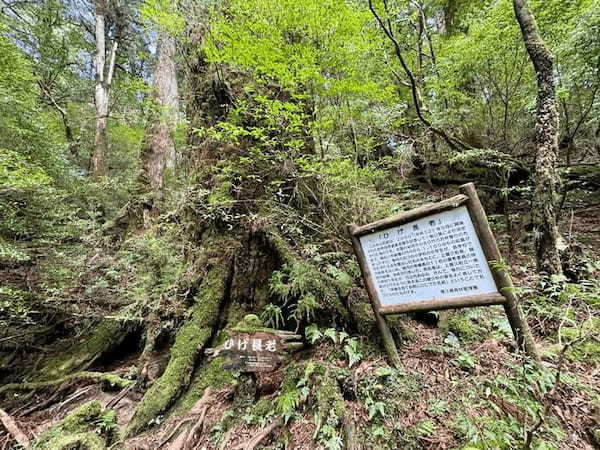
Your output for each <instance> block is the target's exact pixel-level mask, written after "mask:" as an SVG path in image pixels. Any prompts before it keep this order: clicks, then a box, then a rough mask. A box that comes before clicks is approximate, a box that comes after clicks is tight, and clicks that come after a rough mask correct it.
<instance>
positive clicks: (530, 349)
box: [460, 183, 539, 361]
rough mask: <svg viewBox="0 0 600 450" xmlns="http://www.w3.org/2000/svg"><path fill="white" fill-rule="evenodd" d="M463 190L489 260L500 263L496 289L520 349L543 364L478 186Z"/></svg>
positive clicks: (494, 272) (494, 269) (496, 269)
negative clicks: (500, 296)
mask: <svg viewBox="0 0 600 450" xmlns="http://www.w3.org/2000/svg"><path fill="white" fill-rule="evenodd" d="M460 191H461V192H462V193H463V194H465V195H466V196H467V197H469V200H468V201H467V207H468V210H469V214H470V216H471V220H472V221H473V225H474V227H475V231H476V232H477V235H478V236H479V240H480V242H481V247H482V248H483V251H484V253H485V256H486V258H487V260H488V261H490V262H496V263H497V264H490V269H491V271H492V275H493V276H494V280H495V281H496V286H498V290H499V291H500V293H501V294H502V295H503V296H504V297H505V298H506V303H505V304H504V310H505V311H506V316H507V317H508V322H509V323H510V327H511V328H512V331H513V334H514V336H515V340H516V341H517V347H518V348H519V349H520V350H524V351H525V352H526V353H527V354H528V355H529V356H531V357H532V358H534V359H535V360H536V361H539V355H538V353H537V350H536V348H535V342H534V340H533V336H532V335H531V331H530V330H529V325H528V324H527V321H526V320H525V317H524V315H523V311H522V310H521V307H520V306H519V302H518V299H517V296H516V294H515V287H514V285H513V282H512V279H511V277H510V274H509V273H508V270H506V269H505V268H503V267H500V265H501V263H502V255H501V254H500V250H499V249H498V244H497V243H496V239H495V238H494V235H493V233H492V230H491V228H490V224H489V222H488V220H487V216H486V215H485V211H484V210H483V206H482V204H481V201H480V200H479V196H478V195H477V190H476V189H475V185H474V184H473V183H467V184H463V185H462V186H461V187H460Z"/></svg>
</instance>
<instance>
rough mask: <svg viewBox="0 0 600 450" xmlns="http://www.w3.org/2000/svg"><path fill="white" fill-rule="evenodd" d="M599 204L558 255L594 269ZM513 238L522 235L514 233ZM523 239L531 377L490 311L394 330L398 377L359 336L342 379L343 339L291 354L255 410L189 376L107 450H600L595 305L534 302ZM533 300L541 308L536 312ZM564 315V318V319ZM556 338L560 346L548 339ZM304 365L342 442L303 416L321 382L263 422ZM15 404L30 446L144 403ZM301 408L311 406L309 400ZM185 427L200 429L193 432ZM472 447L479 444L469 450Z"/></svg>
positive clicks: (123, 365)
mask: <svg viewBox="0 0 600 450" xmlns="http://www.w3.org/2000/svg"><path fill="white" fill-rule="evenodd" d="M438 194H440V196H441V193H438ZM596 194H597V192H596V193H594V192H589V193H585V192H575V193H573V195H572V196H570V198H569V201H568V203H567V207H566V208H565V213H564V214H563V220H562V222H561V229H562V231H563V235H564V236H565V238H566V239H567V240H568V241H569V244H573V243H577V244H578V246H579V248H580V250H579V251H581V252H583V253H584V254H585V255H586V258H587V260H588V261H590V262H591V264H593V262H594V261H600V229H599V228H598V227H599V226H600V223H599V221H598V218H599V217H600V204H595V201H596V200H597V196H596ZM434 195H435V193H434ZM492 225H493V227H494V229H495V231H496V234H497V235H498V237H499V242H500V246H501V247H502V248H503V249H506V248H507V245H508V244H507V243H508V240H509V237H508V235H507V234H506V232H505V230H504V225H503V221H502V217H500V216H498V217H492ZM516 229H519V230H522V226H521V225H517V227H516ZM524 236H525V233H519V234H518V235H517V234H516V235H515V236H513V239H514V247H515V251H514V252H511V253H510V254H508V255H507V256H508V259H509V261H510V263H511V268H512V275H513V278H514V281H515V285H516V286H518V287H519V289H520V291H521V298H522V299H523V306H524V308H525V310H526V312H527V315H528V321H529V323H530V326H531V328H532V332H533V333H534V336H535V338H536V341H537V343H538V346H539V348H540V351H541V354H542V359H543V367H544V369H543V370H542V371H541V372H540V371H539V370H537V369H535V368H532V367H531V365H530V364H529V363H528V362H527V361H524V360H523V359H522V358H521V357H520V356H519V355H518V354H517V353H515V352H514V347H513V342H512V337H511V335H510V329H509V327H508V326H507V323H506V320H505V319H504V314H503V311H502V309H501V308H500V307H488V308H473V309H468V310H461V311H455V312H444V313H440V314H436V315H433V314H426V315H421V316H418V317H402V318H401V320H400V322H399V323H398V326H397V327H395V328H394V330H396V332H397V334H398V336H397V337H398V341H399V342H401V345H400V352H401V360H402V364H401V367H400V368H399V369H394V368H391V367H390V366H388V364H387V362H386V360H385V357H384V354H382V350H381V347H380V345H379V343H378V342H377V340H373V341H372V342H371V340H369V339H367V338H365V337H364V336H363V337H360V339H361V340H362V342H361V344H362V354H361V355H360V356H361V357H360V360H359V362H358V363H356V364H354V365H353V366H351V367H350V365H349V363H348V359H347V355H346V354H345V352H344V349H343V345H342V342H343V339H344V338H343V337H341V338H339V339H338V340H336V339H335V337H334V338H332V339H327V338H325V337H323V338H321V339H320V340H317V341H316V342H315V344H314V345H312V346H308V347H307V348H305V349H304V350H302V351H301V352H298V353H296V354H295V355H294V356H293V358H292V361H291V362H290V363H289V364H286V365H284V366H283V367H281V368H279V369H278V370H276V371H274V372H271V373H266V374H259V375H257V376H256V380H255V382H256V392H257V395H256V397H255V399H254V400H255V401H252V402H250V403H249V404H246V405H242V406H234V405H232V394H233V390H234V388H233V387H232V386H230V385H225V386H223V387H221V388H219V389H213V390H209V391H208V392H204V393H203V392H202V391H200V390H195V389H194V387H195V385H198V386H201V385H202V386H203V383H202V380H200V379H198V377H199V376H201V375H198V374H196V376H195V377H194V378H193V379H192V383H191V386H190V389H189V391H188V393H187V394H185V395H184V396H183V397H182V398H181V399H180V400H179V402H178V404H177V405H176V407H175V408H174V410H172V411H175V412H173V413H171V414H169V415H168V416H167V417H162V416H160V417H159V418H157V420H156V423H155V426H154V427H153V428H151V430H150V431H148V432H146V433H144V434H142V435H140V436H138V437H135V438H131V439H129V440H127V441H125V442H124V443H121V444H117V445H115V446H114V447H111V448H121V447H119V445H125V448H130V449H157V448H166V449H183V448H197V449H204V448H205V449H235V448H240V449H241V448H248V449H249V448H255V447H254V446H256V448H272V449H276V448H289V449H317V448H332V449H333V448H353V449H359V448H365V449H371V448H373V449H374V448H390V449H393V448H430V449H434V448H435V449H438V448H443V449H450V448H522V447H523V445H524V444H523V443H524V442H525V441H527V438H528V436H530V437H531V438H532V439H531V448H565V449H587V448H589V449H592V448H597V445H598V444H599V442H598V441H597V439H599V438H600V436H599V434H600V431H599V426H600V424H599V423H598V422H599V420H600V417H599V415H600V404H599V403H598V399H599V398H600V397H599V396H600V372H599V368H598V362H599V360H600V342H599V341H598V334H597V333H598V329H597V328H598V327H597V325H598V322H597V320H598V319H597V317H594V316H595V315H597V313H598V311H597V310H596V309H597V308H598V295H599V294H598V292H597V291H587V290H586V288H585V286H584V287H583V288H580V289H579V288H575V287H573V290H572V291H570V293H569V294H568V295H567V296H568V298H566V297H564V295H565V294H564V291H560V292H558V291H556V292H554V291H552V289H554V288H548V289H550V291H548V289H546V291H544V289H545V288H544V287H543V286H542V287H540V280H539V278H538V277H537V276H536V275H535V270H534V262H533V259H532V257H531V255H530V254H528V253H526V252H525V250H524V249H525V242H523V239H522V238H523V237H524ZM593 270H595V272H593V276H592V278H591V279H594V277H595V278H596V279H597V277H598V274H599V272H598V267H596V268H595V269H593ZM574 286H578V285H574ZM352 289H353V292H352V293H351V294H350V298H364V292H363V291H362V289H360V288H358V287H353V288H352ZM578 289H579V290H578ZM561 295H563V297H560V296H561ZM542 297H543V298H545V299H546V300H545V301H540V298H542ZM559 297H560V300H558V298H559ZM582 299H584V300H582ZM585 305H588V306H585ZM590 305H591V306H590ZM586 308H587V309H586ZM590 308H591V310H590ZM595 308H596V309H595ZM565 309H566V311H567V312H565ZM570 309H572V312H573V315H571V316H569V317H568V318H567V319H568V320H567V319H566V317H567V313H568V312H569V310H570ZM561 311H562V313H563V314H564V315H562V316H561ZM586 311H588V312H587V313H586ZM586 314H587V316H586ZM571 319H573V320H574V321H575V322H580V323H588V322H589V321H591V322H590V323H591V328H592V330H591V331H592V333H588V334H587V335H586V336H585V338H584V337H581V329H584V328H585V327H583V326H582V328H581V329H580V330H579V331H580V334H579V335H577V336H575V337H573V335H574V331H575V330H576V328H575V327H574V326H573V324H572V323H571V322H570V320H571ZM562 328H564V331H565V333H564V335H561V338H559V337H558V333H559V331H561V329H562ZM567 331H568V332H569V333H567ZM566 336H568V337H569V338H570V339H571V341H572V345H571V346H570V347H569V348H568V349H567V350H564V351H562V347H561V346H560V343H559V342H558V340H559V339H566ZM139 356H140V352H139V349H136V348H131V346H128V345H127V343H125V344H123V345H121V346H120V347H119V348H118V349H117V350H116V351H113V352H111V354H110V355H109V357H105V358H103V359H102V360H99V361H97V362H96V363H95V365H94V366H93V367H92V368H90V369H89V370H94V371H99V372H111V373H113V374H118V375H120V376H122V377H128V376H129V375H130V374H131V373H132V371H134V369H135V367H136V365H137V363H138V361H137V359H138V358H139ZM167 358H168V354H162V355H158V356H157V357H156V358H155V360H154V361H153V362H152V364H151V365H154V366H155V367H158V368H160V367H161V366H164V362H165V360H166V359H167ZM307 361H309V362H311V363H313V364H314V365H315V366H318V367H323V368H324V370H325V374H326V376H331V377H334V378H337V379H338V381H339V384H340V386H341V388H340V389H341V390H340V392H341V394H342V402H343V411H344V412H343V417H341V423H340V424H339V429H340V430H343V432H336V431H335V430H334V431H329V430H328V429H327V428H326V427H325V426H326V425H327V424H328V418H327V417H320V419H319V417H318V411H319V410H318V408H317V406H316V404H315V403H314V402H318V401H319V398H320V397H319V394H320V393H319V391H320V390H321V389H322V386H320V385H318V383H315V384H312V385H308V387H309V389H310V390H311V395H309V396H308V398H309V400H307V402H306V405H304V406H303V407H298V408H297V413H296V414H295V415H294V416H293V417H292V418H291V419H290V420H288V421H286V420H282V419H281V418H280V416H278V415H277V414H276V413H275V412H274V408H273V405H275V404H276V403H277V401H278V398H279V397H280V396H281V394H282V389H283V388H282V383H284V380H285V377H286V373H288V372H289V370H290V367H291V366H294V365H295V366H299V367H304V366H303V364H304V365H305V364H306V363H307ZM157 370H160V369H157ZM534 375H535V376H534ZM17 395H22V401H21V400H18V399H17V398H16V397H15V398H13V402H11V403H12V404H13V405H14V404H19V406H18V407H14V408H12V409H10V410H9V411H8V413H9V414H10V416H11V417H13V419H14V420H15V423H16V424H17V426H18V428H19V429H20V430H21V431H23V432H24V433H25V434H26V435H28V436H30V437H34V436H40V435H41V434H42V433H43V432H44V431H45V430H47V429H48V428H50V427H51V426H52V425H54V424H56V422H57V421H58V420H60V419H62V418H63V417H65V416H66V415H67V414H69V413H70V412H72V411H74V410H75V409H76V408H78V407H80V406H81V405H83V404H86V403H88V402H90V401H92V400H96V401H98V402H99V403H100V404H101V406H102V407H103V408H105V407H112V408H113V409H114V411H115V412H116V415H117V418H116V422H117V425H118V426H119V427H124V426H125V425H126V424H127V423H128V422H129V420H130V418H131V417H132V415H133V412H134V410H135V407H136V405H137V403H138V401H139V400H140V398H141V396H142V394H141V393H138V392H135V390H134V389H131V388H124V389H123V390H117V391H111V390H110V389H107V387H106V386H102V385H100V384H98V383H95V382H93V381H90V380H80V381H74V382H65V383H63V384H61V385H60V386H58V387H57V388H54V389H50V390H46V391H40V392H39V393H37V394H35V395H29V394H15V396H17ZM312 397H314V398H316V399H317V400H315V401H314V402H313V401H311V400H310V398H312ZM258 399H259V400H258ZM186 405H187V406H186ZM190 406H191V408H190ZM540 417H543V420H542V419H540ZM192 424H193V425H197V426H195V427H194V429H193V430H192V431H191V433H190V428H191V426H192ZM98 426H100V425H98ZM186 427H187V428H186ZM181 430H186V431H185V432H182V431H181ZM327 433H330V434H327ZM340 433H341V434H343V435H344V436H345V437H346V439H345V442H346V446H345V447H341V446H338V447H336V445H341V444H340V440H339V439H337V438H338V437H339V434H340ZM594 434H595V435H594ZM186 436H187V438H188V440H187V442H186V440H185V438H186ZM595 440H596V441H595ZM469 442H478V444H477V445H475V446H471V447H470V446H469V444H468V443H469ZM14 443H15V442H14V439H13V437H12V436H11V435H10V434H9V433H7V432H6V430H5V429H4V428H3V427H0V449H2V450H4V449H11V448H15V447H14ZM544 443H546V444H544ZM544 445H547V446H546V447H544ZM186 446H187V447H186ZM261 446H262V447H261ZM90 448H91V447H90Z"/></svg>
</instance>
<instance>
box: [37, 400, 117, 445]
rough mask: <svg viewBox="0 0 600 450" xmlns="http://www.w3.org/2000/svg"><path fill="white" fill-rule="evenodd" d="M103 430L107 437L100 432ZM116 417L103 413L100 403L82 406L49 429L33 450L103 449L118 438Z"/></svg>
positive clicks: (112, 414) (111, 413) (106, 411)
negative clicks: (116, 435)
mask: <svg viewBox="0 0 600 450" xmlns="http://www.w3.org/2000/svg"><path fill="white" fill-rule="evenodd" d="M100 429H103V430H104V431H103V436H102V437H101V436H100V435H98V434H97V433H96V431H97V430H100ZM114 430H116V415H115V413H114V411H112V410H105V411H103V410H102V406H101V405H100V403H99V402H98V401H91V402H88V403H85V404H83V405H81V406H80V407H79V408H77V409H76V410H74V411H73V412H72V413H70V414H69V415H67V416H66V417H65V418H64V419H62V420H61V421H60V422H58V423H57V424H56V425H54V426H53V427H52V428H50V429H49V430H47V431H45V432H44V433H43V434H42V435H41V436H40V437H39V439H38V440H37V441H36V442H35V443H34V444H33V447H32V448H33V449H35V450H42V449H53V450H71V449H73V450H74V449H86V450H101V449H105V448H106V443H107V442H108V443H110V442H111V441H112V439H113V438H114V435H113V433H114Z"/></svg>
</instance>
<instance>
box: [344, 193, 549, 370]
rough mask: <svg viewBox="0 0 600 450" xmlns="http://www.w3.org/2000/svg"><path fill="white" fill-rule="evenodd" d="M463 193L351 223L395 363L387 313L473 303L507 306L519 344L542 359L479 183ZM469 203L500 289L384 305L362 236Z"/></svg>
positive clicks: (372, 299)
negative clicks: (387, 215)
mask: <svg viewBox="0 0 600 450" xmlns="http://www.w3.org/2000/svg"><path fill="white" fill-rule="evenodd" d="M460 192H461V194H460V195H456V196H454V197H451V198H449V199H447V200H443V201H441V202H438V203H433V204H429V205H424V206H422V207H419V208H416V209H413V210H410V211H405V212H401V213H399V214H397V215H395V216H392V217H388V218H385V219H382V220H378V221H376V222H373V223H370V224H366V225H362V226H357V225H354V224H351V225H348V232H349V233H350V236H351V238H352V245H353V247H354V253H355V254H356V257H357V259H358V263H359V265H360V269H361V272H362V276H363V280H364V282H365V288H366V290H367V293H368V294H369V298H370V300H371V305H372V307H373V312H374V314H375V319H376V322H377V326H378V328H379V331H380V332H381V335H382V337H383V341H384V345H385V347H386V351H387V352H388V355H389V356H390V358H391V360H392V362H393V363H394V364H399V361H400V358H399V355H398V350H397V348H396V345H395V343H394V340H393V337H392V334H391V332H390V330H389V327H388V325H387V322H386V321H385V316H386V315H388V314H401V313H408V312H417V311H435V310H444V309H454V308H465V307H473V306H489V305H503V306H504V310H505V312H506V315H507V318H508V321H509V323H510V326H511V328H512V331H513V334H514V337H515V340H516V342H517V347H518V348H519V349H521V350H524V351H526V352H527V353H528V354H529V355H530V356H532V357H534V358H535V359H536V360H537V359H538V355H537V351H536V348H535V343H534V341H533V337H532V336H531V332H530V330H529V326H528V325H527V321H526V320H525V318H524V316H523V312H522V311H521V308H520V307H519V305H518V299H517V297H516V295H515V289H514V286H513V283H512V280H511V277H510V274H509V273H508V272H507V270H506V269H505V268H504V267H502V264H501V261H502V255H501V254H500V251H499V249H498V244H497V243H496V239H495V238H494V235H493V233H492V230H491V228H490V225H489V222H488V220H487V216H486V214H485V211H484V209H483V206H482V205H481V201H480V200H479V196H478V195H477V191H476V189H475V185H474V184H473V183H467V184H464V185H462V186H461V187H460ZM462 206H466V208H467V211H468V212H469V216H470V218H471V222H472V223H473V227H474V229H475V233H476V235H477V238H478V240H479V242H480V244H481V248H482V250H483V253H484V255H485V257H486V260H487V263H488V266H489V268H490V271H491V273H492V276H493V278H494V281H495V283H496V286H497V288H498V292H496V293H490V294H479V295H473V296H462V297H454V298H444V299H435V300H426V301H414V302H408V303H402V304H399V305H393V306H386V305H382V303H381V301H380V299H379V297H378V293H377V290H376V288H375V283H374V281H373V277H372V275H371V272H370V270H369V266H368V264H367V260H366V257H365V254H364V251H363V249H362V245H361V242H360V237H362V236H366V235H369V234H372V233H376V232H378V231H382V230H386V229H388V228H392V227H396V226H400V225H404V224H407V223H409V222H413V221H416V220H418V219H422V218H425V217H428V216H431V215H434V214H438V213H442V212H445V211H450V210H454V209H457V208H460V207H462Z"/></svg>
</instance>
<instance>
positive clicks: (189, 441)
mask: <svg viewBox="0 0 600 450" xmlns="http://www.w3.org/2000/svg"><path fill="white" fill-rule="evenodd" d="M211 395H212V389H211V388H206V390H205V391H204V395H203V396H202V398H200V400H198V402H196V404H195V405H194V407H193V408H192V409H191V410H190V412H189V413H188V414H187V417H186V418H184V419H182V420H180V421H179V422H177V424H175V426H174V427H173V430H172V431H171V432H170V433H169V435H168V436H167V437H166V438H165V439H163V440H162V442H161V443H160V444H159V445H158V447H157V448H161V447H162V446H163V445H165V444H166V443H167V442H169V441H170V440H171V439H172V438H173V436H175V435H176V434H177V432H178V431H179V430H180V429H181V428H182V427H184V426H187V424H188V423H190V422H193V421H194V420H195V421H196V423H195V424H194V426H193V427H192V429H191V430H189V431H188V430H185V431H184V432H183V433H181V434H180V435H179V436H178V437H177V439H176V440H175V441H173V444H172V445H171V446H170V447H169V448H170V449H174V448H181V449H183V448H189V449H191V448H192V445H193V442H194V437H195V436H196V433H197V432H198V431H199V430H200V428H201V427H202V426H203V424H204V418H205V417H206V411H207V410H208V403H209V400H210V397H211Z"/></svg>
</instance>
